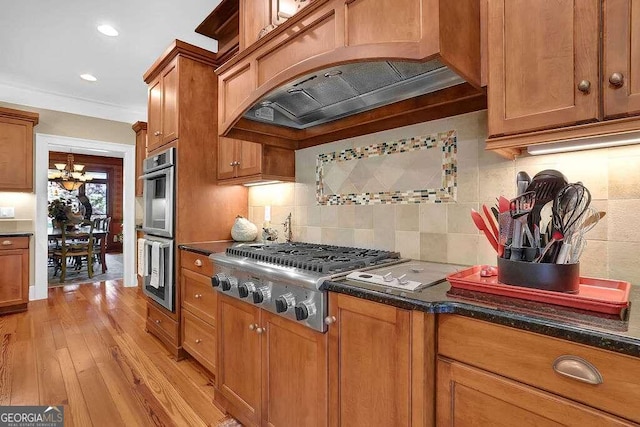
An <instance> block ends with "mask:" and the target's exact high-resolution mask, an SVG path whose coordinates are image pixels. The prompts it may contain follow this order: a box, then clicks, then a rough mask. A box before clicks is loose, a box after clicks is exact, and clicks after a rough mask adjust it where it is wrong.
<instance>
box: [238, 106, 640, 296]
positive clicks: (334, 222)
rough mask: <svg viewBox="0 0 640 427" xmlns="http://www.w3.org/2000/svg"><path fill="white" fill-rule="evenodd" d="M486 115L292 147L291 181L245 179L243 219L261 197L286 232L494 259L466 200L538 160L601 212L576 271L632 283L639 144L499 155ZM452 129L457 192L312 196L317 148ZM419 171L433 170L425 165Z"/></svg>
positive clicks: (476, 202)
mask: <svg viewBox="0 0 640 427" xmlns="http://www.w3.org/2000/svg"><path fill="white" fill-rule="evenodd" d="M486 121H487V119H486V111H480V112H474V113H469V114H464V115H460V116H455V117H449V118H445V119H441V120H436V121H431V122H427V123H421V124H417V125H412V126H406V127H403V128H398V129H393V130H389V131H384V132H378V133H375V134H370V135H364V136H360V137H356V138H351V139H345V140H342V141H337V142H334V143H330V144H324V145H320V146H316V147H311V148H307V149H304V150H299V151H297V152H296V182H295V183H286V184H273V185H266V186H259V187H252V188H251V190H250V191H249V216H250V218H249V219H250V220H251V221H252V222H254V223H255V224H258V225H261V224H262V223H263V221H264V206H267V205H269V206H271V223H272V225H273V226H274V227H276V228H277V229H279V234H280V236H283V235H284V234H283V231H282V223H283V222H284V220H285V218H286V216H287V215H288V214H289V213H290V212H291V213H292V214H293V215H292V218H293V237H294V240H298V241H308V242H315V243H327V244H336V245H348V246H360V247H372V248H379V249H388V250H395V251H399V252H400V253H401V254H402V256H404V257H408V258H414V259H421V260H425V261H437V262H448V263H456V264H465V265H472V264H495V252H494V251H493V249H492V248H491V246H490V245H489V244H488V242H487V241H486V239H485V237H484V235H482V234H480V233H479V232H478V231H477V230H476V228H475V227H474V225H473V222H472V220H471V217H470V215H469V212H470V210H471V209H472V208H473V209H476V210H478V209H481V206H482V204H486V205H487V206H491V205H493V204H494V203H495V198H496V196H499V195H504V196H506V197H507V198H512V197H513V196H514V195H515V192H516V185H515V178H516V174H517V172H518V171H520V170H524V171H526V172H527V173H528V174H529V175H530V176H533V175H535V174H536V173H537V172H539V171H541V170H544V169H558V170H560V171H562V172H563V173H564V174H565V175H566V176H567V178H568V179H569V181H571V182H575V181H582V182H583V183H584V184H585V186H587V188H589V190H590V191H591V194H592V197H593V202H592V205H593V206H594V207H595V208H596V209H598V210H601V211H606V212H607V215H606V217H605V218H604V219H603V220H602V221H600V222H599V223H598V225H597V226H596V227H595V228H594V229H593V230H592V231H590V232H589V234H588V235H587V237H588V243H587V247H586V249H585V252H584V254H583V256H582V259H581V267H580V270H581V274H582V275H584V276H594V277H604V278H614V279H620V280H628V281H630V282H631V283H634V284H640V263H638V261H637V260H638V259H640V224H639V223H637V222H636V221H638V220H639V219H640V145H635V146H628V147H617V148H608V149H599V150H590V151H582V152H573V153H562V154H551V155H544V156H535V157H534V156H529V155H523V156H521V157H519V158H517V159H516V160H506V159H504V158H502V157H500V156H498V155H496V154H495V153H492V152H488V151H485V149H484V145H485V144H484V140H485V138H486ZM450 129H455V130H456V132H457V150H458V152H457V195H456V201H455V202H450V203H420V204H376V205H339V206H335V205H329V206H326V205H322V206H321V205H319V204H318V203H317V201H316V159H317V158H318V156H319V155H320V154H324V153H329V152H333V151H341V150H345V149H351V148H357V147H362V146H366V145H370V144H377V143H381V142H385V141H393V140H399V139H402V138H411V137H413V136H415V135H428V134H433V133H438V132H446V131H448V130H450ZM418 167H421V166H418ZM420 172H423V173H424V174H430V173H433V172H434V171H433V170H432V166H431V167H429V166H428V165H426V166H424V170H421V171H420ZM374 173H375V171H374V172H372V174H374ZM280 240H281V241H282V237H281V238H280Z"/></svg>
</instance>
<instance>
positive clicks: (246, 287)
mask: <svg viewBox="0 0 640 427" xmlns="http://www.w3.org/2000/svg"><path fill="white" fill-rule="evenodd" d="M255 289H256V285H255V284H254V283H253V282H244V283H242V284H240V285H238V296H239V297H240V298H246V297H248V296H249V292H253V291H254V290H255Z"/></svg>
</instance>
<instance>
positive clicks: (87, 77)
mask: <svg viewBox="0 0 640 427" xmlns="http://www.w3.org/2000/svg"><path fill="white" fill-rule="evenodd" d="M80 78H81V79H82V80H86V81H88V82H95V81H96V80H98V79H97V78H96V76H94V75H92V74H80Z"/></svg>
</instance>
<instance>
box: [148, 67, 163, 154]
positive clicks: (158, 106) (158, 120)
mask: <svg viewBox="0 0 640 427" xmlns="http://www.w3.org/2000/svg"><path fill="white" fill-rule="evenodd" d="M147 119H148V125H147V129H148V135H147V152H151V151H153V150H154V149H156V148H157V147H159V146H161V145H162V142H161V136H160V134H161V133H162V77H161V76H160V77H158V78H157V79H156V80H155V81H154V82H153V83H151V84H150V85H149V116H148V117H147Z"/></svg>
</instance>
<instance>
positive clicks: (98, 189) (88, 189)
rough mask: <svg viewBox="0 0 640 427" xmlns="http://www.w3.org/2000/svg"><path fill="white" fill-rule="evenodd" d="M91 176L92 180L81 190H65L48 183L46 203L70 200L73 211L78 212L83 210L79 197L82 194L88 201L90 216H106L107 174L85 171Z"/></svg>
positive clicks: (53, 182)
mask: <svg viewBox="0 0 640 427" xmlns="http://www.w3.org/2000/svg"><path fill="white" fill-rule="evenodd" d="M87 173H89V174H90V175H91V176H93V180H91V181H90V182H87V183H85V184H84V185H83V186H82V187H81V188H79V189H77V190H73V191H68V190H65V189H64V188H63V187H62V185H60V184H58V183H57V182H55V181H49V184H48V193H49V194H48V201H49V202H50V201H52V200H55V199H60V198H62V199H65V200H71V205H72V206H73V211H74V212H78V211H81V210H82V209H83V207H82V204H81V203H80V200H79V199H78V197H79V196H81V195H82V194H84V195H86V196H87V198H88V199H89V203H91V208H92V211H91V215H92V216H96V215H99V216H106V215H108V212H107V209H108V206H109V204H108V197H109V191H108V185H107V183H108V178H109V176H108V174H107V173H105V172H91V171H87Z"/></svg>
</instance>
